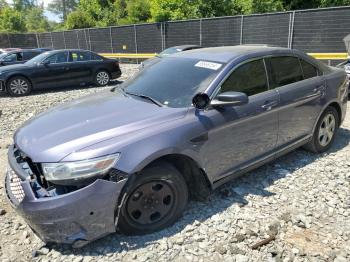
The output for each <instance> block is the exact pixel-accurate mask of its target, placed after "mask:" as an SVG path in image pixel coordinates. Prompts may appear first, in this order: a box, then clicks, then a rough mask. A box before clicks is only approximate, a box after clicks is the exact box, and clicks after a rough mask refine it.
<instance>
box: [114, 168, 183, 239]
mask: <svg viewBox="0 0 350 262" xmlns="http://www.w3.org/2000/svg"><path fill="white" fill-rule="evenodd" d="M137 176H138V177H137V178H136V179H135V180H134V182H133V183H132V185H131V186H130V188H129V189H128V193H127V196H126V200H125V202H124V204H123V206H122V207H121V212H120V217H119V221H118V229H119V231H120V232H121V233H123V234H126V235H143V234H148V233H152V232H155V231H158V230H161V229H163V228H165V227H167V226H169V225H171V224H173V223H174V222H175V221H176V220H177V219H178V218H179V217H180V216H181V215H182V213H183V211H184V209H185V208H186V205H187V202H188V189H187V184H186V182H185V180H184V178H183V176H182V175H181V174H180V172H179V171H178V170H177V169H176V168H175V167H174V166H173V165H171V164H169V163H168V162H159V163H156V164H155V165H153V166H150V167H148V168H146V169H144V170H143V171H142V172H141V174H137Z"/></svg>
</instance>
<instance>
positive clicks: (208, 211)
mask: <svg viewBox="0 0 350 262" xmlns="http://www.w3.org/2000/svg"><path fill="white" fill-rule="evenodd" d="M349 144H350V130H348V129H344V128H340V129H339V130H338V133H337V136H336V138H335V140H334V143H333V145H332V147H331V148H330V149H329V150H328V151H327V152H325V153H323V154H313V153H310V152H307V151H305V150H304V149H297V150H295V151H293V152H291V153H289V154H287V155H285V156H282V157H281V158H279V159H277V160H275V161H273V162H271V163H269V164H266V165H264V166H262V167H260V168H258V169H256V170H254V171H252V172H249V173H247V174H246V175H243V176H242V177H240V178H238V179H236V180H233V181H231V182H228V183H227V184H225V185H223V186H222V187H220V188H218V189H217V190H215V191H214V192H213V193H212V194H211V196H210V197H209V198H208V200H207V201H205V202H195V201H191V202H190V203H189V205H188V208H187V209H186V211H185V212H184V215H183V217H182V218H181V219H180V220H179V221H178V222H176V223H175V224H174V225H172V226H170V227H168V228H166V229H164V230H162V231H159V232H155V233H153V234H148V235H143V236H125V235H122V234H118V233H115V234H111V235H109V236H107V237H105V238H103V239H100V240H97V241H95V242H92V243H90V244H88V245H86V246H84V247H82V248H80V249H73V248H71V247H70V246H65V245H52V246H49V247H50V248H53V249H55V250H56V251H58V252H63V253H64V254H66V255H69V254H74V255H81V256H86V255H89V256H101V255H108V254H113V253H116V252H127V251H129V250H135V249H139V248H145V247H147V246H149V245H152V244H154V243H155V242H156V241H158V240H161V239H163V238H168V237H171V236H173V235H175V234H177V233H180V232H181V231H182V230H184V229H185V228H186V226H188V225H192V224H193V223H194V222H196V221H198V222H199V223H202V222H205V221H206V220H208V219H210V218H212V217H213V216H215V215H217V214H219V213H221V212H223V211H225V210H226V209H227V208H230V207H232V206H233V205H238V206H239V207H240V208H244V206H245V205H247V204H248V201H247V200H246V197H247V196H248V195H258V196H263V197H268V196H272V195H274V193H272V192H270V191H269V190H268V187H269V186H270V185H272V184H274V183H275V182H276V181H278V180H280V179H282V178H284V177H286V176H293V172H294V171H296V170H298V169H300V168H303V167H305V166H307V165H309V164H311V163H312V162H314V161H316V160H317V159H320V158H322V157H324V156H327V155H329V154H333V153H335V152H338V151H339V150H342V149H343V148H345V147H347V146H348V145H349ZM198 222H197V223H198Z"/></svg>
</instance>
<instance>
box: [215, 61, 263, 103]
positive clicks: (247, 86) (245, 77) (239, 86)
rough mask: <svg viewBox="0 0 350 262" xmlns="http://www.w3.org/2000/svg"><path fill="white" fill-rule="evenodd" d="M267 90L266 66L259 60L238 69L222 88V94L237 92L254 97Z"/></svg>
mask: <svg viewBox="0 0 350 262" xmlns="http://www.w3.org/2000/svg"><path fill="white" fill-rule="evenodd" d="M267 89H268V87H267V79H266V72H265V65H264V62H263V60H262V59H259V60H256V61H252V62H248V63H246V64H244V65H242V66H240V67H238V68H237V69H236V70H235V71H234V72H233V73H232V74H231V75H230V76H229V77H228V78H227V80H226V81H225V82H224V84H223V85H222V86H221V90H220V92H221V93H223V92H228V91H236V92H243V93H246V94H247V95H248V96H252V95H255V94H258V93H261V92H265V91H267Z"/></svg>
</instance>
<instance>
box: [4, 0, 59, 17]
mask: <svg viewBox="0 0 350 262" xmlns="http://www.w3.org/2000/svg"><path fill="white" fill-rule="evenodd" d="M6 1H7V2H8V3H10V4H11V3H12V0H6ZM50 2H52V0H38V3H39V4H40V3H44V8H46V7H47V5H48V4H49V3H50ZM44 14H45V16H46V17H47V18H48V19H49V20H51V21H56V22H60V18H59V17H58V16H57V15H56V14H54V13H52V12H49V11H47V10H45V13H44Z"/></svg>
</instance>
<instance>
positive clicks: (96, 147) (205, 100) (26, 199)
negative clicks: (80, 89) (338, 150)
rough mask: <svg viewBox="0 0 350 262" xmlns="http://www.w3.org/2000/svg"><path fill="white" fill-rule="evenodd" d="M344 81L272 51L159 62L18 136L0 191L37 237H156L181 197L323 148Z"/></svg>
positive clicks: (332, 71) (198, 53)
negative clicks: (281, 158) (303, 150)
mask: <svg viewBox="0 0 350 262" xmlns="http://www.w3.org/2000/svg"><path fill="white" fill-rule="evenodd" d="M346 83H347V76H346V74H345V72H344V71H343V70H341V69H337V68H331V67H328V66H326V65H323V64H321V63H319V62H318V61H316V60H314V59H313V58H311V57H309V56H307V55H305V54H304V53H302V52H299V51H296V50H290V49H284V48H271V47H259V46H236V47H218V48H206V49H198V50H193V51H187V52H182V53H178V54H174V55H170V56H168V57H164V58H162V59H160V60H159V61H157V62H156V63H155V64H153V65H152V66H151V67H147V68H145V69H144V70H142V71H141V72H139V73H138V74H136V75H135V76H134V77H133V78H131V79H129V80H128V81H126V82H124V83H123V84H122V85H121V86H118V87H115V88H113V89H111V90H108V91H104V92H101V93H99V94H94V95H92V96H89V97H84V98H81V99H79V100H75V101H73V102H70V103H67V104H63V105H60V106H58V107H55V108H53V109H51V110H49V111H48V112H46V113H42V114H40V115H39V116H37V117H35V118H33V119H31V120H30V121H29V122H27V123H26V124H25V125H24V126H22V127H21V128H20V129H18V130H17V132H16V133H15V135H14V145H12V146H11V147H10V148H9V151H8V158H9V170H8V173H7V177H6V191H7V195H8V197H9V199H10V201H11V203H12V204H13V205H14V206H15V207H16V210H17V211H18V212H19V213H20V214H21V215H22V216H23V217H24V218H25V220H26V221H27V222H28V224H29V225H30V226H31V228H33V230H34V231H35V232H36V233H37V234H38V235H39V236H40V237H41V239H43V240H44V241H46V242H59V243H69V244H74V245H75V246H81V245H84V244H86V243H88V242H89V241H92V240H94V239H97V238H99V237H102V236H104V235H106V234H109V233H112V232H115V231H116V229H118V230H119V231H121V232H123V233H126V234H145V233H149V232H153V231H156V230H160V229H162V228H164V227H166V226H168V225H170V224H172V223H174V222H175V221H176V220H177V219H178V218H179V217H180V216H181V214H182V212H183V211H184V209H185V208H186V204H187V201H188V199H189V198H193V199H203V198H205V197H206V196H207V195H208V194H209V192H210V191H211V190H212V189H215V188H217V187H218V186H220V185H222V184H223V183H225V182H227V181H229V180H231V179H233V178H236V177H238V176H240V175H242V174H244V173H246V172H247V171H249V170H252V169H254V168H256V167H258V166H261V165H263V164H265V163H267V162H269V161H272V160H275V159H276V158H277V157H279V156H281V155H283V154H286V153H288V152H290V151H292V150H294V149H296V148H298V147H301V146H304V147H305V148H307V149H308V150H310V151H312V152H316V153H318V152H324V151H326V150H327V149H328V148H329V147H330V146H331V145H332V142H333V140H334V137H335V135H336V132H337V129H338V127H339V126H340V124H341V123H342V121H343V119H344V117H345V113H346V103H347V92H348V90H347V88H348V86H347V85H346Z"/></svg>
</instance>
